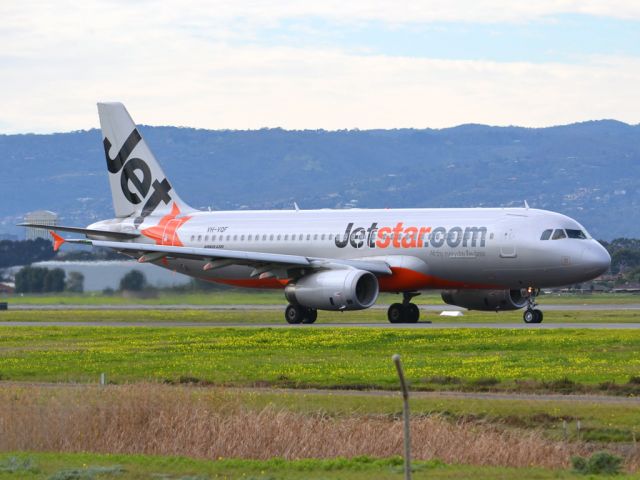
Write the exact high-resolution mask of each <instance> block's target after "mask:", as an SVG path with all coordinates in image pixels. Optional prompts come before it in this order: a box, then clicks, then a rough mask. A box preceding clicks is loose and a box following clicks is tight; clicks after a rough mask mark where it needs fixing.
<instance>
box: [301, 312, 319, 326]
mask: <svg viewBox="0 0 640 480" xmlns="http://www.w3.org/2000/svg"><path fill="white" fill-rule="evenodd" d="M317 318H318V310H316V309H315V308H305V312H304V318H303V319H302V323H307V324H309V323H314V322H315V321H316V319H317Z"/></svg>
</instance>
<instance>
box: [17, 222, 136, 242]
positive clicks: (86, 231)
mask: <svg viewBox="0 0 640 480" xmlns="http://www.w3.org/2000/svg"><path fill="white" fill-rule="evenodd" d="M17 226H18V227H33V228H42V229H44V230H54V231H59V232H70V233H81V234H83V235H96V236H100V237H107V238H113V239H115V240H118V239H120V240H130V239H134V238H137V237H139V236H140V234H139V233H133V232H132V233H127V232H111V231H109V230H94V229H92V228H80V227H64V226H62V225H42V224H38V223H18V225H17Z"/></svg>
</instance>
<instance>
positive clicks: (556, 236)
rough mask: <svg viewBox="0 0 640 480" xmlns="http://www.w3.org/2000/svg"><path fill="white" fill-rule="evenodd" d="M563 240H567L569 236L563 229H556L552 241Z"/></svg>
mask: <svg viewBox="0 0 640 480" xmlns="http://www.w3.org/2000/svg"><path fill="white" fill-rule="evenodd" d="M561 238H567V234H566V233H564V230H562V229H561V228H556V230H555V231H554V232H553V236H552V237H551V240H560V239H561Z"/></svg>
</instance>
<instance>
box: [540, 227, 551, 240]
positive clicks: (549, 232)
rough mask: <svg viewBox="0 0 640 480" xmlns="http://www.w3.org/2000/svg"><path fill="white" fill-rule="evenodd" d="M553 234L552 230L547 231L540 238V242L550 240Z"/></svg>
mask: <svg viewBox="0 0 640 480" xmlns="http://www.w3.org/2000/svg"><path fill="white" fill-rule="evenodd" d="M551 232H553V230H552V229H549V230H545V231H544V232H542V236H541V237H540V240H549V238H550V237H551Z"/></svg>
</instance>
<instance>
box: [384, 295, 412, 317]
mask: <svg viewBox="0 0 640 480" xmlns="http://www.w3.org/2000/svg"><path fill="white" fill-rule="evenodd" d="M418 295H420V293H419V292H404V293H403V294H402V303H394V304H392V305H391V306H390V307H389V310H387V318H388V319H389V321H390V322H391V323H418V320H420V309H419V308H418V306H417V305H416V304H415V303H411V299H412V298H413V297H417V296H418Z"/></svg>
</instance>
